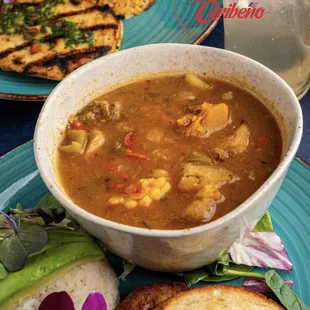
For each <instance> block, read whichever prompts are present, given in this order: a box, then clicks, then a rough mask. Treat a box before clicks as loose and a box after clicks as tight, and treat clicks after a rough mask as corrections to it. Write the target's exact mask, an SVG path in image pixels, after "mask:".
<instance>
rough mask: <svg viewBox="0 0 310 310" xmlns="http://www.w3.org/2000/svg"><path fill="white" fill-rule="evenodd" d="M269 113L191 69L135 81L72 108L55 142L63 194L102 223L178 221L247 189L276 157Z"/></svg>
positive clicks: (214, 208) (214, 212)
mask: <svg viewBox="0 0 310 310" xmlns="http://www.w3.org/2000/svg"><path fill="white" fill-rule="evenodd" d="M281 152H282V141H281V134H280V130H279V128H278V125H277V123H276V121H275V119H274V117H273V116H272V114H271V113H270V112H269V111H268V110H267V109H266V108H265V106H264V105H263V104H262V103H261V102H260V101H259V100H257V99H256V98H254V97H253V96H252V95H251V94H249V93H247V92H246V91H244V90H242V89H239V88H237V87H235V86H233V85H231V84H228V83H224V82H221V81H216V80H210V79H205V78H198V77H196V76H194V75H192V74H187V75H185V76H184V75H182V76H180V75H178V76H167V77H157V78H153V79H149V80H143V81H138V82H134V83H132V84H128V85H125V86H123V87H121V88H118V89H116V90H114V91H112V92H110V93H107V94H106V95H104V96H102V97H100V98H98V99H96V100H94V101H93V102H91V103H90V104H89V105H88V106H87V107H85V108H84V109H83V110H81V111H80V112H79V113H78V114H77V115H75V116H73V117H72V118H71V119H70V121H69V123H68V127H67V130H66V133H65V137H64V140H63V142H62V144H61V146H60V147H59V155H58V159H57V168H58V173H59V176H60V178H61V181H62V184H63V187H64V189H65V191H66V192H67V194H68V195H69V197H70V198H71V199H72V201H74V202H75V203H76V204H77V205H79V206H80V207H82V208H83V209H85V210H87V211H88V212H91V213H93V214H95V215H98V216H100V217H102V218H105V219H109V220H111V221H115V222H119V223H123V224H127V225H131V226H138V227H144V228H150V229H184V228H189V227H193V226H198V225H202V224H204V223H206V222H209V221H213V220H215V219H217V218H219V217H221V216H223V215H225V214H227V213H228V212H230V211H232V210H233V209H234V208H236V207H237V206H238V205H240V204H241V203H242V202H243V201H245V200H246V199H247V198H248V197H249V196H251V195H252V194H253V193H254V192H255V191H256V190H257V189H258V188H259V187H260V186H261V185H262V184H263V183H264V181H266V179H267V178H268V177H269V176H270V174H271V173H272V172H273V171H274V170H275V168H276V167H277V165H278V164H279V161H280V157H281Z"/></svg>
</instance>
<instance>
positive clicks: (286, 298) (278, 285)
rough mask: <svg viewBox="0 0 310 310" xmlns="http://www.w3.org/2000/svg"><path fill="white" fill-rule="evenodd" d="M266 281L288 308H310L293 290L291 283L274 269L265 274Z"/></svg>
mask: <svg viewBox="0 0 310 310" xmlns="http://www.w3.org/2000/svg"><path fill="white" fill-rule="evenodd" d="M265 278H266V283H267V285H268V286H269V288H270V289H271V290H272V292H273V293H274V294H275V295H276V296H277V297H278V299H279V300H280V302H281V303H282V305H283V306H284V307H285V308H286V309H288V310H296V309H301V310H309V309H310V308H309V307H308V306H307V305H306V304H304V303H303V301H302V300H301V299H300V298H299V297H298V296H297V295H296V294H295V293H294V292H293V290H292V289H291V288H290V287H289V285H288V284H287V283H286V282H285V281H284V280H283V279H282V278H281V277H280V276H279V275H278V273H276V272H275V271H274V270H270V271H267V272H266V274H265Z"/></svg>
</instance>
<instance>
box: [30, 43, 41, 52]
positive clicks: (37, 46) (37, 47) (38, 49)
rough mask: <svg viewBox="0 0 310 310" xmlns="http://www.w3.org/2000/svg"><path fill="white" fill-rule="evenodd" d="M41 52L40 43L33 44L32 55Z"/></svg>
mask: <svg viewBox="0 0 310 310" xmlns="http://www.w3.org/2000/svg"><path fill="white" fill-rule="evenodd" d="M39 52H41V47H40V45H39V43H37V42H35V43H33V44H32V46H31V48H30V53H31V54H36V53H39Z"/></svg>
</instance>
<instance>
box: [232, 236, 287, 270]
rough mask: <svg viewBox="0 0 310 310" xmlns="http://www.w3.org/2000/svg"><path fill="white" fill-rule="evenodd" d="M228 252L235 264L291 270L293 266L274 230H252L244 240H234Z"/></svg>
mask: <svg viewBox="0 0 310 310" xmlns="http://www.w3.org/2000/svg"><path fill="white" fill-rule="evenodd" d="M229 253H230V255H231V258H232V260H233V261H234V263H236V264H244V265H248V266H256V267H263V268H265V267H269V268H277V269H283V270H292V266H293V265H292V263H291V262H290V260H289V258H288V255H287V253H286V251H285V248H284V246H283V244H282V242H281V239H280V238H279V237H278V236H277V234H276V233H274V232H259V233H253V232H252V233H250V234H249V235H248V236H247V237H246V238H245V239H244V240H242V241H236V242H235V243H234V244H233V246H232V247H231V249H230V250H229Z"/></svg>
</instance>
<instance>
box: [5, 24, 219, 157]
mask: <svg viewBox="0 0 310 310" xmlns="http://www.w3.org/2000/svg"><path fill="white" fill-rule="evenodd" d="M218 22H219V20H214V21H213V22H212V23H211V24H210V25H209V26H208V27H207V28H206V29H205V30H204V31H203V32H202V33H201V34H200V35H199V37H198V38H196V39H195V40H194V41H193V42H192V43H190V44H193V45H200V44H201V43H202V42H203V41H204V40H205V39H206V38H207V37H208V36H209V35H210V33H211V32H212V31H213V30H214V29H215V27H216V26H217V24H218ZM103 57H104V56H103ZM48 96H49V95H31V94H30V95H26V94H12V93H4V92H0V99H5V100H10V101H31V102H35V101H45V100H46V99H47V97H48ZM27 142H29V141H27ZM13 150H14V149H12V151H13ZM5 154H7V153H5ZM5 154H4V155H5ZM1 157H2V156H1ZM1 157H0V158H1Z"/></svg>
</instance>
